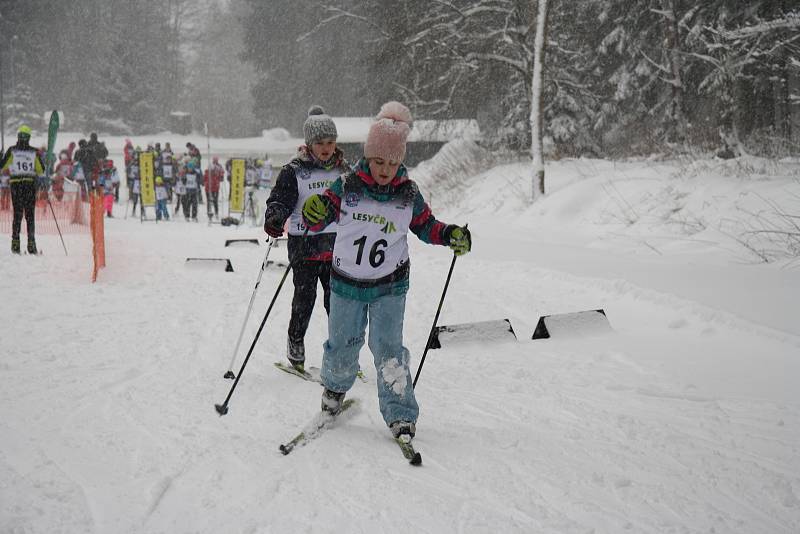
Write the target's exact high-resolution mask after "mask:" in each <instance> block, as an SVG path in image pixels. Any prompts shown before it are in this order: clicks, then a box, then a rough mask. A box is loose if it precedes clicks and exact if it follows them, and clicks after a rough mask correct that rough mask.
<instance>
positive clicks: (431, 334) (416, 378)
mask: <svg viewBox="0 0 800 534" xmlns="http://www.w3.org/2000/svg"><path fill="white" fill-rule="evenodd" d="M466 227H467V225H465V226H464V228H466ZM457 258H458V256H456V255H455V253H453V261H452V262H450V270H449V271H448V272H447V281H446V282H445V283H444V290H443V291H442V298H441V299H439V307H438V308H436V315H435V316H434V318H433V326H431V331H430V332H429V333H428V342H427V343H426V344H425V350H424V351H423V353H422V359H421V360H420V362H419V367H418V368H417V374H416V376H414V383H413V384H411V387H413V388H416V387H417V380H419V374H420V373H421V372H422V366H423V365H425V356H427V355H428V350H429V349H430V348H431V343H432V342H433V336H434V333H435V332H436V323H437V322H438V321H439V314H440V313H441V311H442V304H444V296H445V295H446V294H447V286H449V285H450V277H451V276H453V267H455V266H456V259H457Z"/></svg>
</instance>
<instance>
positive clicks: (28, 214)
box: [11, 180, 36, 239]
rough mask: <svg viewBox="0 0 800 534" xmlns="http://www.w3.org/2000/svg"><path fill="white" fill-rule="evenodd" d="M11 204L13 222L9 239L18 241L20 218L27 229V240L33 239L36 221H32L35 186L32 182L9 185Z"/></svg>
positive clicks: (20, 225)
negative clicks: (23, 220)
mask: <svg viewBox="0 0 800 534" xmlns="http://www.w3.org/2000/svg"><path fill="white" fill-rule="evenodd" d="M11 204H12V205H13V206H14V220H13V222H12V224H11V239H19V231H20V228H21V227H22V216H23V215H24V216H25V222H26V224H27V229H28V239H33V237H34V234H35V233H36V232H35V230H36V221H35V220H34V218H33V216H34V212H35V210H34V208H35V207H36V184H35V183H34V182H32V181H27V180H26V181H23V182H12V183H11Z"/></svg>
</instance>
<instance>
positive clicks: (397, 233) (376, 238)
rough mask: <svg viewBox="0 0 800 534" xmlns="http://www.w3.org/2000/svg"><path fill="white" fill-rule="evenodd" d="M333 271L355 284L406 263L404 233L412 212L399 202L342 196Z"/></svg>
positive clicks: (387, 272)
mask: <svg viewBox="0 0 800 534" xmlns="http://www.w3.org/2000/svg"><path fill="white" fill-rule="evenodd" d="M342 208H343V209H344V210H345V211H347V214H346V215H342V216H341V217H340V219H339V225H338V227H337V230H336V244H335V245H334V247H333V268H334V269H335V270H336V271H339V272H341V273H343V274H345V275H347V276H348V277H350V278H354V279H357V280H377V279H379V278H383V277H384V276H388V275H390V274H392V273H393V272H394V271H396V270H397V268H398V267H400V266H401V265H403V264H404V263H406V262H408V241H407V236H408V229H409V225H410V224H411V218H412V216H413V212H414V208H413V205H412V204H410V203H404V202H403V198H402V197H401V198H397V199H392V200H389V201H387V202H378V201H377V200H374V199H372V198H371V197H369V196H367V195H363V194H361V193H345V196H344V198H343V199H342Z"/></svg>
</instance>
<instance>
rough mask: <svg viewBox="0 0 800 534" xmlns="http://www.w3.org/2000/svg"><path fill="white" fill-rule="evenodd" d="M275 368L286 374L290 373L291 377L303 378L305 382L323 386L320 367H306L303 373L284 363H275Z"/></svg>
mask: <svg viewBox="0 0 800 534" xmlns="http://www.w3.org/2000/svg"><path fill="white" fill-rule="evenodd" d="M275 367H277V368H278V369H280V370H281V371H283V372H284V373H289V374H290V375H294V376H296V377H299V378H302V379H303V380H307V381H309V382H316V383H318V384H322V378H320V375H319V367H306V370H305V371H304V372H302V373H301V372H300V371H298V370H297V369H295V368H294V367H292V366H291V365H286V364H285V363H283V362H275Z"/></svg>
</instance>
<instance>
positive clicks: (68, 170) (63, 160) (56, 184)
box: [52, 150, 73, 200]
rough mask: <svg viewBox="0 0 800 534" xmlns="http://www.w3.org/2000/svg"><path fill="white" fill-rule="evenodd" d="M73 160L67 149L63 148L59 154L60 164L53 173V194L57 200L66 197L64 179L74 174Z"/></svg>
mask: <svg viewBox="0 0 800 534" xmlns="http://www.w3.org/2000/svg"><path fill="white" fill-rule="evenodd" d="M72 167H73V164H72V161H71V160H70V159H69V154H68V153H67V151H66V150H62V151H61V153H60V154H59V155H58V164H57V165H56V169H55V174H54V175H53V186H52V187H53V195H55V197H56V200H61V199H63V198H64V180H65V179H67V178H70V177H71V176H72Z"/></svg>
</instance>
